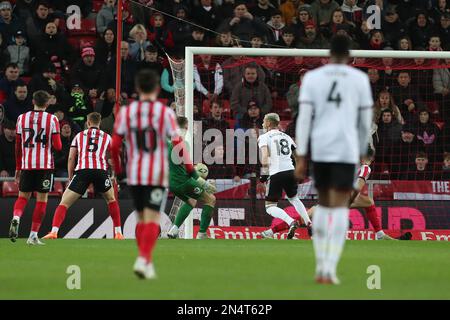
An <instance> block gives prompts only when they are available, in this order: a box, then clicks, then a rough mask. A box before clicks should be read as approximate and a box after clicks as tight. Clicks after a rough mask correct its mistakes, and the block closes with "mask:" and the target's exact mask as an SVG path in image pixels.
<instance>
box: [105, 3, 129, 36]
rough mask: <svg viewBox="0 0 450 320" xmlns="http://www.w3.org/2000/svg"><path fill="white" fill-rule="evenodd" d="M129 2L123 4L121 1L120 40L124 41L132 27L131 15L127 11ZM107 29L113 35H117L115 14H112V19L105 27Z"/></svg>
mask: <svg viewBox="0 0 450 320" xmlns="http://www.w3.org/2000/svg"><path fill="white" fill-rule="evenodd" d="M129 3H130V2H124V1H122V6H123V9H122V39H123V40H126V39H128V37H129V35H130V31H131V29H132V28H133V26H134V20H133V16H132V15H131V13H130V11H129V10H128V6H129ZM106 28H107V29H112V30H113V32H114V34H117V13H114V19H113V20H112V21H111V22H110V23H108V25H107V26H106Z"/></svg>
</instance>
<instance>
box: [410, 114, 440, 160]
mask: <svg viewBox="0 0 450 320" xmlns="http://www.w3.org/2000/svg"><path fill="white" fill-rule="evenodd" d="M417 114H418V118H417V120H416V122H415V123H414V130H415V134H416V138H417V142H418V144H419V147H420V148H421V149H422V150H425V151H426V153H427V154H428V155H429V157H430V161H431V162H433V163H434V162H435V161H437V160H438V159H440V158H441V150H442V148H441V143H440V130H439V128H438V127H437V126H436V124H435V123H433V122H431V121H430V112H429V111H428V110H427V109H426V108H425V107H422V108H421V109H420V110H419V112H418V113H417Z"/></svg>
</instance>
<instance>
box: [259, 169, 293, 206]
mask: <svg viewBox="0 0 450 320" xmlns="http://www.w3.org/2000/svg"><path fill="white" fill-rule="evenodd" d="M283 190H284V192H286V195H287V196H288V198H293V197H295V196H296V195H297V192H298V183H297V179H295V176H294V170H289V171H282V172H278V173H277V174H274V175H273V176H270V177H269V180H267V186H266V201H270V202H278V200H280V199H281V196H282V195H283Z"/></svg>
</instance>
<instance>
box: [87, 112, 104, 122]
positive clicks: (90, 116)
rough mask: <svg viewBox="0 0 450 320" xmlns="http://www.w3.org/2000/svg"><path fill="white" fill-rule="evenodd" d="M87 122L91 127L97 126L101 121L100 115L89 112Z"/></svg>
mask: <svg viewBox="0 0 450 320" xmlns="http://www.w3.org/2000/svg"><path fill="white" fill-rule="evenodd" d="M87 120H88V121H89V122H90V123H92V124H93V125H99V124H100V122H101V121H102V115H101V114H100V113H98V112H91V113H89V114H88V115H87Z"/></svg>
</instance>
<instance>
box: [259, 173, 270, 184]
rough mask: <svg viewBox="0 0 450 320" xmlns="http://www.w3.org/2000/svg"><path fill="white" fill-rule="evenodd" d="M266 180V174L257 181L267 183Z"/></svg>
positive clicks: (267, 177)
mask: <svg viewBox="0 0 450 320" xmlns="http://www.w3.org/2000/svg"><path fill="white" fill-rule="evenodd" d="M267 180H269V175H267V174H263V175H261V176H260V177H259V181H260V182H262V183H265V182H267Z"/></svg>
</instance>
